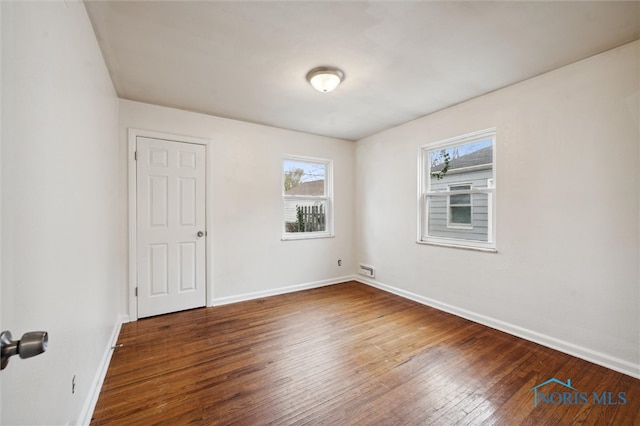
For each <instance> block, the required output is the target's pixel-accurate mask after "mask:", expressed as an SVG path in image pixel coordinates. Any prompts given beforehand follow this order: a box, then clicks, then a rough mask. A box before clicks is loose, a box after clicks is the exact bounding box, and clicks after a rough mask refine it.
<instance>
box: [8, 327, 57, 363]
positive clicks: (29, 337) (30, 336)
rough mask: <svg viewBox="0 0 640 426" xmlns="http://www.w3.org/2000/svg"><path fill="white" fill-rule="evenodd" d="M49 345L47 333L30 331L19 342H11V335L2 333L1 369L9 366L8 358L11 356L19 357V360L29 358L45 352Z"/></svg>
mask: <svg viewBox="0 0 640 426" xmlns="http://www.w3.org/2000/svg"><path fill="white" fill-rule="evenodd" d="M48 344H49V333H47V332H46V331H30V332H29V333H24V334H23V335H22V338H21V339H20V340H11V333H10V332H9V331H3V332H2V334H0V352H1V353H2V367H1V368H0V370H4V368H5V367H6V366H7V364H9V358H10V357H12V356H13V355H20V358H22V359H25V358H31V357H32V356H36V355H40V354H41V353H42V352H44V351H46V350H47V345H48Z"/></svg>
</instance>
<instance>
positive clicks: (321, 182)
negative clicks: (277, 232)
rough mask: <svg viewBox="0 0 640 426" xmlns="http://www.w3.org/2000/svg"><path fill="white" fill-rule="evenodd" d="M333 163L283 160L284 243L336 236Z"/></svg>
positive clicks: (302, 158) (310, 159) (310, 160)
mask: <svg viewBox="0 0 640 426" xmlns="http://www.w3.org/2000/svg"><path fill="white" fill-rule="evenodd" d="M332 189H333V188H332V162H331V161H330V160H323V159H314V158H307V157H294V156H287V157H285V158H284V160H283V169H282V198H283V202H284V203H283V204H284V220H283V231H282V235H283V236H282V239H283V240H292V239H303V238H322V237H331V236H333V226H332V206H333V203H332V201H333V200H332V192H333V191H332Z"/></svg>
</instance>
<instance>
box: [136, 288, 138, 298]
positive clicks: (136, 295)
mask: <svg viewBox="0 0 640 426" xmlns="http://www.w3.org/2000/svg"><path fill="white" fill-rule="evenodd" d="M136 297H138V287H136Z"/></svg>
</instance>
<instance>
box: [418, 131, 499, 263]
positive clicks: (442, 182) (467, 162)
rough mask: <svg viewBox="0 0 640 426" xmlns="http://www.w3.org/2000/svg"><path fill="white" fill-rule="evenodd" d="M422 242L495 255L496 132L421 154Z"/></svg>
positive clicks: (437, 145) (465, 137)
mask: <svg viewBox="0 0 640 426" xmlns="http://www.w3.org/2000/svg"><path fill="white" fill-rule="evenodd" d="M418 205H419V213H418V215H419V220H418V242H419V243H426V244H437V245H447V246H456V247H464V248H474V249H479V250H486V251H495V247H496V245H495V129H489V130H484V131H481V132H475V133H471V134H468V135H463V136H460V137H456V138H452V139H447V140H444V141H439V142H435V143H432V144H427V145H424V146H423V147H421V149H420V185H419V203H418Z"/></svg>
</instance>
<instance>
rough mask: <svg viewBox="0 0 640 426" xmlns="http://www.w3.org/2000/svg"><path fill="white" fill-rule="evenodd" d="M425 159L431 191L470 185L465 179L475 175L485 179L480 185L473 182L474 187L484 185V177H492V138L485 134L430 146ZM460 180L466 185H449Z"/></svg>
mask: <svg viewBox="0 0 640 426" xmlns="http://www.w3.org/2000/svg"><path fill="white" fill-rule="evenodd" d="M427 161H428V162H429V164H428V165H429V166H430V175H429V177H428V181H429V190H430V191H440V190H446V188H447V187H449V188H451V190H454V188H457V189H469V185H468V183H469V182H473V181H475V180H477V179H484V182H483V183H482V185H476V183H475V182H473V187H474V188H476V187H479V186H484V187H486V180H487V179H489V178H492V177H493V139H492V138H485V139H480V140H475V141H473V142H467V143H463V144H460V145H454V146H451V147H449V148H444V149H434V150H430V151H428V157H427ZM425 166H426V165H425ZM481 175H482V177H481ZM461 182H465V183H467V185H457V186H452V184H456V183H461Z"/></svg>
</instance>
